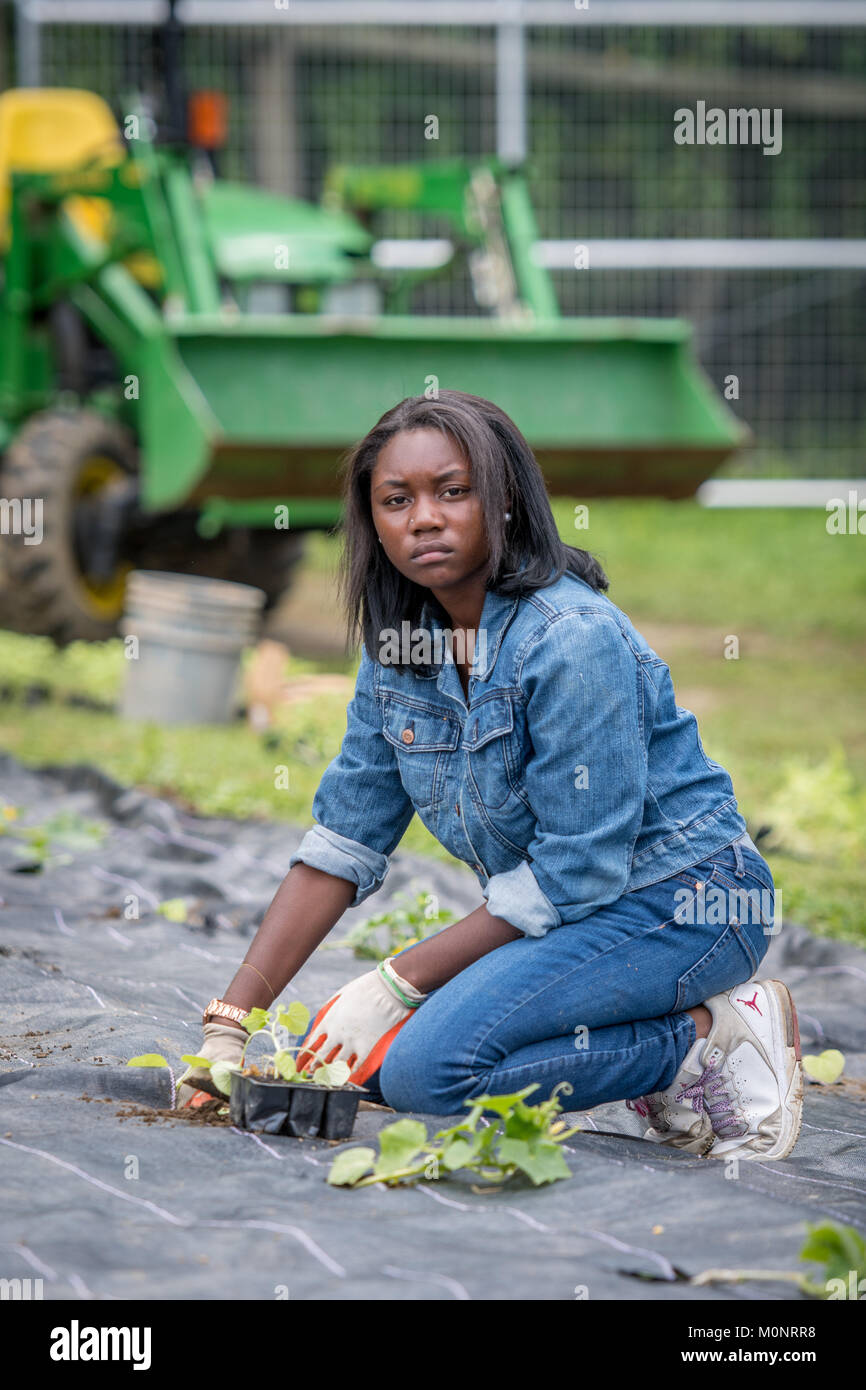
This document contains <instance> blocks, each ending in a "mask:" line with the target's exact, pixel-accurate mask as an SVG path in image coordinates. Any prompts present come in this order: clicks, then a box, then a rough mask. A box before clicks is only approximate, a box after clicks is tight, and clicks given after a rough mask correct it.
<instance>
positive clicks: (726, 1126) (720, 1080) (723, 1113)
mask: <svg viewBox="0 0 866 1390" xmlns="http://www.w3.org/2000/svg"><path fill="white" fill-rule="evenodd" d="M676 1099H677V1100H678V1101H688V1102H690V1104H691V1107H692V1109H693V1110H694V1112H695V1114H696V1115H699V1114H700V1112H701V1110H702V1109H703V1110H705V1111H706V1112H707V1114H708V1116H709V1118H710V1124H711V1125H712V1128H713V1132H714V1133H715V1134H717V1135H719V1137H720V1138H722V1139H733V1138H736V1137H738V1136H739V1135H740V1134H745V1133H746V1131H747V1130H748V1128H749V1126H748V1124H746V1122H745V1121H744V1120H739V1119H737V1116H736V1114H735V1112H734V1104H733V1096H732V1094H731V1092H730V1091H729V1090H728V1087H727V1084H726V1082H725V1078H724V1076H723V1075H722V1073H721V1072H720V1071H718V1070H717V1068H716V1063H715V1062H712V1063H710V1064H709V1065H707V1066H706V1067H704V1069H703V1071H702V1072H701V1074H700V1076H699V1077H698V1078H697V1080H696V1081H693V1082H692V1083H691V1085H689V1086H683V1087H681V1089H680V1090H679V1091H677V1095H676ZM626 1107H627V1108H628V1109H629V1110H636V1111H637V1113H638V1114H639V1115H643V1116H644V1118H647V1119H655V1116H656V1112H657V1110H658V1109H659V1108H660V1107H659V1106H658V1105H653V1102H652V1097H651V1096H639V1097H638V1098H637V1099H636V1100H627V1101H626Z"/></svg>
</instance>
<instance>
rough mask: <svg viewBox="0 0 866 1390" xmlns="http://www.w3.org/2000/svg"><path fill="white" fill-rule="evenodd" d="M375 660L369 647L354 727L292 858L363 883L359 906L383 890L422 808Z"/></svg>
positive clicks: (352, 713) (350, 717)
mask: <svg viewBox="0 0 866 1390" xmlns="http://www.w3.org/2000/svg"><path fill="white" fill-rule="evenodd" d="M373 667H374V663H373V660H372V658H371V657H370V656H368V654H367V651H366V648H362V652H361V662H360V665H359V667H358V676H357V680H356V682H355V694H354V696H353V697H352V700H351V701H350V702H349V705H348V707H347V709H346V732H345V734H344V735H343V741H342V744H341V745H340V751H339V753H338V754H337V756H336V758H334V759H333V761H332V762H331V763H329V764H328V766H327V767H326V768H325V771H324V773H323V774H322V779H321V781H320V782H319V786H318V789H317V791H316V795H315V797H314V798H313V806H312V812H313V819H314V820H315V821H317V822H318V823H317V824H316V825H314V826H312V827H311V829H310V830H308V831H307V833H306V835H305V836H304V838H303V839H302V840H301V843H300V845H299V846H298V848H297V849H296V850H295V852H294V854H293V855H292V856H291V858H290V860H289V868H291V867H292V865H293V864H297V863H299V862H302V863H304V864H309V865H310V866H311V867H312V868H314V869H322V870H323V871H324V872H325V873H327V874H334V875H335V876H336V877H337V878H345V879H348V880H349V882H350V883H356V884H357V885H358V890H357V892H356V894H355V896H354V898H353V899H352V902H351V903H350V906H351V907H357V906H358V905H359V904H360V903H362V902H363V901H364V899H365V898H368V897H369V896H370V895H371V893H375V892H377V890H378V889H379V888H381V886H382V884H383V882H384V880H385V876H386V874H387V872H388V868H389V857H390V855H391V853H392V852H393V850H394V849H395V848H396V847H397V845H398V844H399V843H400V840H401V839H402V838H403V835H404V834H405V832H406V828H407V826H408V825H409V822H410V821H411V819H412V816H413V815H414V814H415V807H414V804H413V802H412V800H411V798H410V797H409V796H408V794H407V792H406V790H405V788H404V786H403V783H402V781H401V780H400V772H399V769H398V767H397V760H396V757H395V754H394V750H393V748H392V747H391V745H390V743H388V741H387V739H386V738H385V737H384V735H383V733H382V722H381V718H380V717H379V711H378V705H377V702H376V697H375V693H374V685H373V679H374V670H373Z"/></svg>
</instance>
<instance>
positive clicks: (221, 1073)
mask: <svg viewBox="0 0 866 1390" xmlns="http://www.w3.org/2000/svg"><path fill="white" fill-rule="evenodd" d="M240 1070H241V1068H240V1067H239V1066H237V1064H236V1063H235V1062H213V1063H212V1064H211V1069H210V1074H211V1078H212V1080H213V1084H214V1085H215V1086H216V1088H217V1090H218V1091H222V1093H223V1095H224V1096H229V1095H231V1090H232V1074H233V1073H234V1072H236V1071H237V1072H239V1071H240Z"/></svg>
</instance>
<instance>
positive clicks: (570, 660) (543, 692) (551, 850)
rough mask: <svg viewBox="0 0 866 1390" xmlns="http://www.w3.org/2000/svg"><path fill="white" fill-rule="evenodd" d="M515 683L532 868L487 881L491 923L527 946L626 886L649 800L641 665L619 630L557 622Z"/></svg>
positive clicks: (580, 617) (591, 617)
mask: <svg viewBox="0 0 866 1390" xmlns="http://www.w3.org/2000/svg"><path fill="white" fill-rule="evenodd" d="M518 682H519V685H520V688H521V690H522V691H523V694H524V697H525V699H526V716H527V721H528V731H529V737H530V740H531V743H532V753H531V756H530V757H529V759H528V761H527V764H526V768H525V775H526V783H525V786H526V795H527V797H528V798H529V802H530V805H531V807H532V810H533V812H534V814H535V818H536V828H535V833H534V834H533V837H532V839H531V841H530V842H529V844H528V845H527V847H526V852H527V854H528V855H529V859H528V861H524V862H523V863H521V864H519V865H518V866H517V868H515V869H509V870H508V871H507V872H505V873H500V874H494V875H493V876H492V877H491V878H490V879H489V880H488V882H487V884H486V887H485V890H484V896H485V898H486V899H487V907H488V911H489V912H491V913H492V914H493V915H494V916H496V917H502V918H504V919H505V920H506V921H508V922H511V923H512V925H513V926H515V927H517V928H518V930H520V931H522V932H524V934H525V935H527V936H544V935H545V934H546V933H547V932H548V931H550V929H551V928H552V927H560V926H563V925H564V924H567V923H572V922H579V921H580V920H581V919H582V918H583V917H587V916H588V915H589V914H590V913H591V912H595V911H596V910H597V909H598V908H599V907H603V906H604V905H605V904H606V903H610V902H614V901H615V900H616V899H617V898H619V897H620V896H621V895H622V893H623V892H624V890H625V886H626V884H627V882H628V877H629V872H630V867H631V856H632V851H633V848H634V843H635V840H636V838H637V835H638V831H639V829H640V826H641V823H642V820H643V807H644V798H645V795H646V766H647V760H646V749H645V745H644V739H643V732H642V727H641V718H640V704H639V700H640V693H639V692H640V680H639V672H638V666H637V657H636V656H635V655H634V653H633V652H632V650H631V647H630V646H629V644H628V642H627V641H626V639H625V637H624V636H623V634H622V632H621V630H620V628H619V626H618V624H617V623H616V621H615V620H614V619H612V618H610V617H608V616H607V615H606V614H603V613H596V612H586V611H583V612H577V611H574V612H569V613H564V614H562V615H561V616H560V617H558V618H555V619H554V620H553V621H552V622H551V623H550V624H549V626H548V627H547V628H546V629H545V631H544V633H543V635H542V637H541V640H539V641H537V642H535V643H533V644H532V645H531V646H530V647H529V648H528V650H527V651H526V653H525V656H524V658H523V661H522V663H521V666H520V668H519V672H518Z"/></svg>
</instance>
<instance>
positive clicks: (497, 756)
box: [463, 695, 519, 810]
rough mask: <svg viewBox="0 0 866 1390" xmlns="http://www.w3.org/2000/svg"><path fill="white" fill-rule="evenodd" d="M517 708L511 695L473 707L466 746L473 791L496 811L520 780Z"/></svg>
mask: <svg viewBox="0 0 866 1390" xmlns="http://www.w3.org/2000/svg"><path fill="white" fill-rule="evenodd" d="M513 730H514V708H513V706H512V703H511V697H510V696H508V695H494V696H491V698H490V699H489V700H484V701H483V703H482V704H479V705H477V706H476V707H475V709H473V710H471V711H470V713H469V717H468V719H467V720H466V727H465V729H464V732H463V747H464V749H465V750H466V754H467V767H468V772H469V777H470V780H471V784H472V790H473V792H474V794H475V796H476V797H477V799H478V800H479V801H480V802H481V804H482V805H483V806H489V807H490V808H491V809H493V810H496V809H498V808H499V807H500V806H504V805H505V803H506V801H508V799H509V797H510V796H512V795H513V794H514V792H515V791H516V788H517V784H518V781H519V773H518V769H517V767H516V765H515V755H514V749H513Z"/></svg>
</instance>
